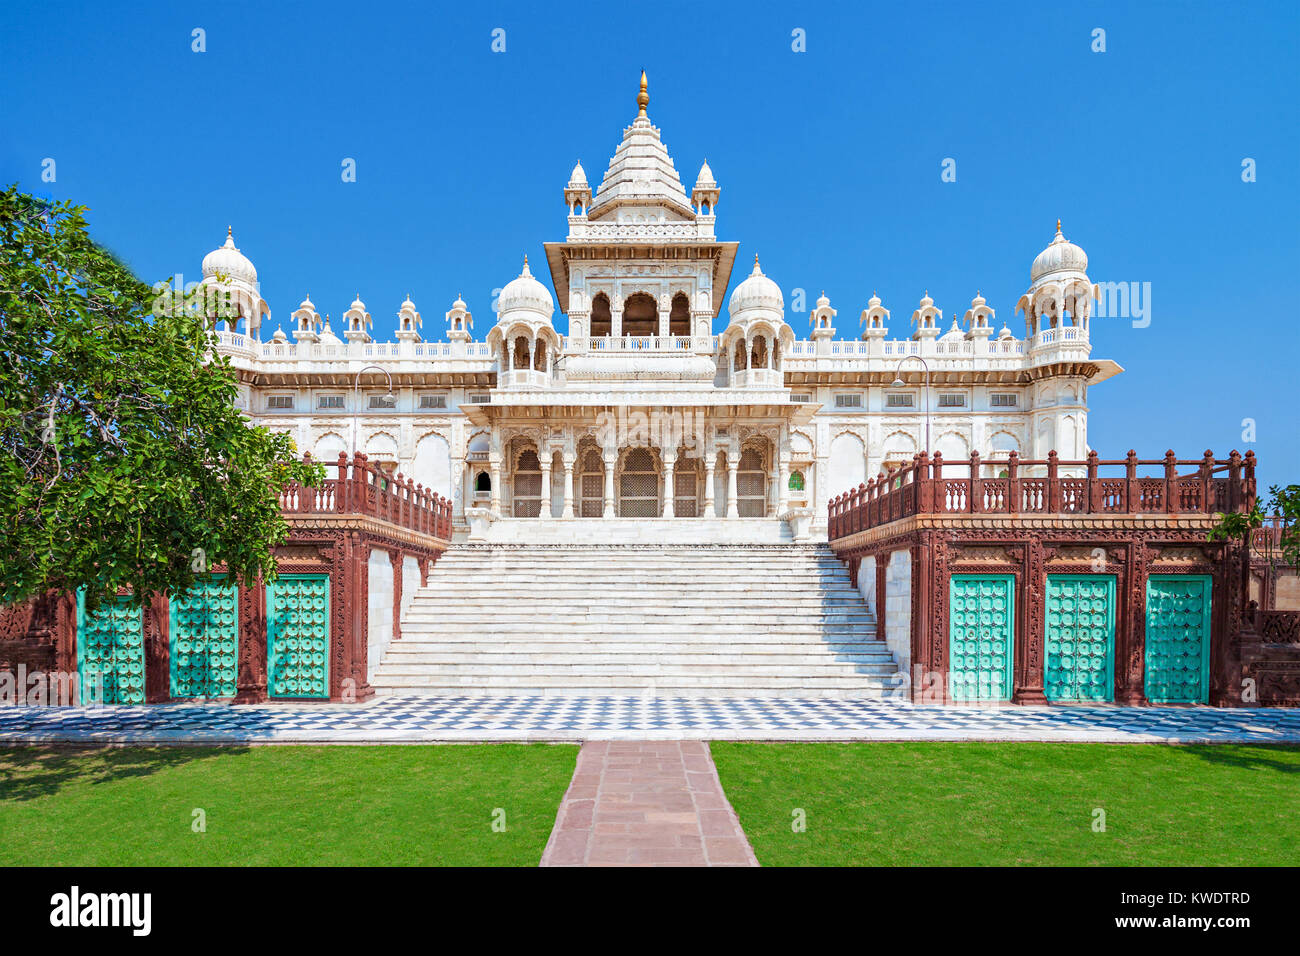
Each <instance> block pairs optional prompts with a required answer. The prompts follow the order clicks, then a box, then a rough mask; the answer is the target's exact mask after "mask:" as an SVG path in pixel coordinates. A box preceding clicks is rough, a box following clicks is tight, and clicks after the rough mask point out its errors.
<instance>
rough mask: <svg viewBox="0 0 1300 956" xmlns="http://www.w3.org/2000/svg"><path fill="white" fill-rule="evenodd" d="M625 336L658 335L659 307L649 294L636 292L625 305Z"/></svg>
mask: <svg viewBox="0 0 1300 956" xmlns="http://www.w3.org/2000/svg"><path fill="white" fill-rule="evenodd" d="M623 334H624V335H658V334H659V305H658V303H657V302H655V298H654V296H652V295H650V294H649V293H647V292H636V293H633V294H632V295H630V296H628V297H627V301H626V302H624V303H623Z"/></svg>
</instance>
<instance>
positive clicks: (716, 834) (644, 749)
mask: <svg viewBox="0 0 1300 956" xmlns="http://www.w3.org/2000/svg"><path fill="white" fill-rule="evenodd" d="M542 866H758V860H756V859H755V858H754V851H753V850H752V849H751V848H750V846H749V841H748V840H746V839H745V834H744V832H743V831H742V830H741V829H740V821H739V820H737V819H736V814H735V811H734V810H732V809H731V804H730V803H728V802H727V798H726V796H724V795H723V793H722V784H721V782H720V781H719V780H718V771H717V768H716V767H714V766H713V757H711V756H710V755H709V747H708V744H705V743H702V742H699V741H675V740H669V741H596V742H591V743H585V744H583V745H582V750H580V751H579V752H578V765H577V767H576V768H575V769H574V771H573V781H572V783H570V784H569V791H568V793H566V794H565V795H564V801H563V802H562V803H561V804H560V812H559V814H558V815H557V816H556V819H555V829H554V830H552V831H551V839H550V840H549V841H548V842H547V844H546V851H545V852H544V853H543V854H542Z"/></svg>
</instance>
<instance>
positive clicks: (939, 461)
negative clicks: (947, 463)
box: [930, 451, 948, 512]
mask: <svg viewBox="0 0 1300 956" xmlns="http://www.w3.org/2000/svg"><path fill="white" fill-rule="evenodd" d="M930 510H931V511H939V512H942V511H947V510H948V496H947V495H946V494H945V493H944V485H943V452H941V451H936V452H935V453H934V464H933V465H932V466H931V469H930Z"/></svg>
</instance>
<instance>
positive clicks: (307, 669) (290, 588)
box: [266, 574, 330, 697]
mask: <svg viewBox="0 0 1300 956" xmlns="http://www.w3.org/2000/svg"><path fill="white" fill-rule="evenodd" d="M266 645H267V646H266V678H267V694H268V696H271V697H329V686H330V682H329V651H330V579H329V575H328V574H282V575H280V577H279V578H277V579H276V580H275V581H273V582H271V583H270V584H268V585H267V586H266Z"/></svg>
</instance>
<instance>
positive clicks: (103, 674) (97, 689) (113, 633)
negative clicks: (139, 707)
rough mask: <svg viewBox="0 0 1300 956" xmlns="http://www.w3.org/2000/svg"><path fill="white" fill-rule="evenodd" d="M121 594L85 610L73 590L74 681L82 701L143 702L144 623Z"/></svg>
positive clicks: (136, 609)
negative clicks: (75, 635) (94, 607)
mask: <svg viewBox="0 0 1300 956" xmlns="http://www.w3.org/2000/svg"><path fill="white" fill-rule="evenodd" d="M128 600H129V598H127V597H125V596H122V597H117V598H113V599H110V600H107V601H105V602H104V603H102V604H101V605H100V606H99V607H98V608H96V609H95V611H94V613H93V614H90V613H87V612H86V598H85V595H84V594H82V593H81V592H78V593H77V685H78V695H79V700H80V702H81V703H82V704H94V703H103V704H143V703H144V697H145V693H144V626H143V623H142V618H141V613H140V608H138V607H137V608H132V607H127V605H126V602H127V601H128Z"/></svg>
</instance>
